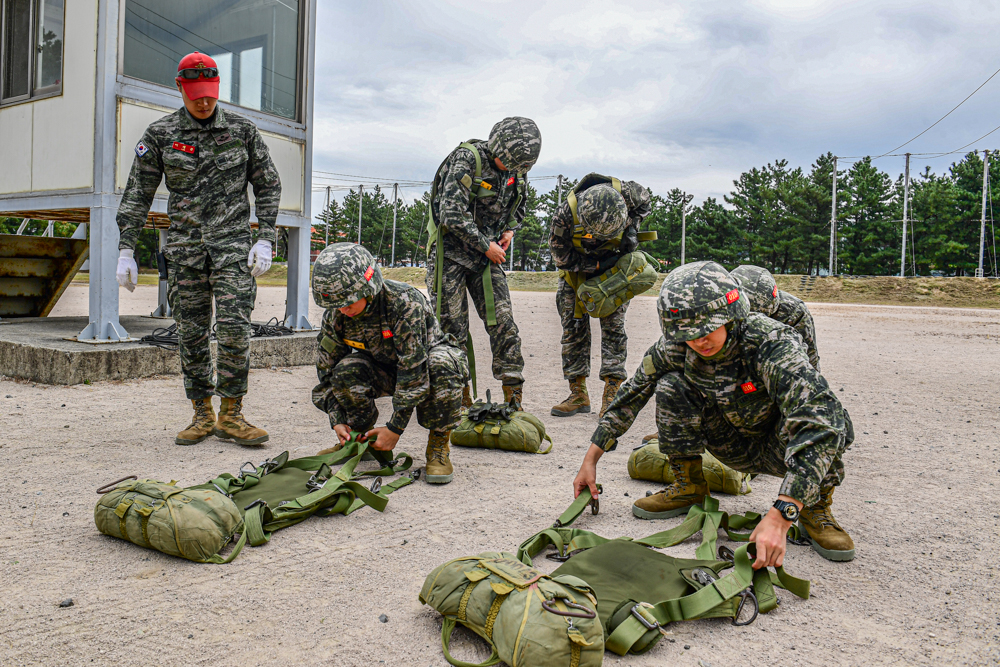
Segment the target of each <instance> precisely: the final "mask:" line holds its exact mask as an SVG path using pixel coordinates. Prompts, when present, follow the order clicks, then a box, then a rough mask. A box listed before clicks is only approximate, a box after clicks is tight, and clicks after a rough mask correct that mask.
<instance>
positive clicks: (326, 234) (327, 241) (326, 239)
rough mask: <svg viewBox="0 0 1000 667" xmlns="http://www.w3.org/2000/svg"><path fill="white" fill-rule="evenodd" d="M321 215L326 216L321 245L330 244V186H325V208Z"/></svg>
mask: <svg viewBox="0 0 1000 667" xmlns="http://www.w3.org/2000/svg"><path fill="white" fill-rule="evenodd" d="M323 215H324V216H326V220H325V221H324V222H325V223H326V225H325V227H326V229H325V230H324V232H323V247H324V248H325V247H327V246H328V245H330V186H329V185H328V186H326V208H324V209H323Z"/></svg>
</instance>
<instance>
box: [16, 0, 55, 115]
mask: <svg viewBox="0 0 1000 667" xmlns="http://www.w3.org/2000/svg"><path fill="white" fill-rule="evenodd" d="M63 1H64V0H0V54H3V58H2V66H0V101H3V102H23V101H25V100H29V99H31V98H33V97H35V96H40V95H49V94H52V93H58V92H60V90H61V89H62V59H63V53H62V51H63Z"/></svg>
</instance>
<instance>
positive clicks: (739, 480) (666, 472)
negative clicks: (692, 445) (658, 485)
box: [628, 440, 753, 496]
mask: <svg viewBox="0 0 1000 667" xmlns="http://www.w3.org/2000/svg"><path fill="white" fill-rule="evenodd" d="M701 459H702V470H703V471H704V473H705V480H706V481H707V482H708V488H709V490H710V491H715V492H716V493H728V494H729V495H732V496H745V495H747V494H748V493H750V492H751V491H752V490H753V489H751V488H750V477H751V475H750V474H749V473H743V472H738V471H736V470H733V469H732V468H730V467H729V466H727V465H726V464H724V463H722V462H721V461H719V459H717V458H715V457H714V456H712V455H711V454H709V453H708V452H705V453H704V454H702V455H701ZM628 476H629V477H631V478H632V479H643V480H646V481H649V482H662V483H664V484H670V483H671V482H673V481H674V474H673V473H672V472H670V458H669V457H668V456H667V455H666V454H663V453H661V452H660V445H659V444H658V443H657V442H656V440H650V441H649V442H648V443H647V444H645V445H643V446H642V447H636V448H635V449H634V450H632V454H630V455H629V457H628Z"/></svg>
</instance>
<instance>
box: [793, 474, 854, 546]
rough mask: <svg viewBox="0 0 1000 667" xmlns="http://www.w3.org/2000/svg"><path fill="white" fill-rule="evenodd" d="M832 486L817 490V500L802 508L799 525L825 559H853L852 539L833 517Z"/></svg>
mask: <svg viewBox="0 0 1000 667" xmlns="http://www.w3.org/2000/svg"><path fill="white" fill-rule="evenodd" d="M833 488H834V487H832V486H831V487H829V488H827V489H822V490H820V492H819V502H818V503H816V504H815V505H813V506H811V507H804V508H802V513H801V514H800V515H799V526H801V527H802V528H803V529H805V531H806V534H807V535H808V536H809V541H810V542H812V547H813V549H814V550H815V551H816V553H818V554H819V555H820V556H822V557H823V558H825V559H827V560H834V561H847V560H854V540H852V539H851V536H850V535H848V534H847V531H846V530H844V529H843V528H841V527H840V524H838V523H837V520H836V519H834V518H833V511H832V508H831V505H833Z"/></svg>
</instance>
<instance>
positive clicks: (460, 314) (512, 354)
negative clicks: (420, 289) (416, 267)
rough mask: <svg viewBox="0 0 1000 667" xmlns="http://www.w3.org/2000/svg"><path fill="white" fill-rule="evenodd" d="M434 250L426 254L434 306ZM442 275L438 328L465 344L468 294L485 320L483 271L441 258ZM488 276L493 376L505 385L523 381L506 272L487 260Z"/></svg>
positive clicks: (522, 367) (432, 306) (519, 343)
mask: <svg viewBox="0 0 1000 667" xmlns="http://www.w3.org/2000/svg"><path fill="white" fill-rule="evenodd" d="M436 252H437V248H435V250H434V252H432V253H431V255H430V256H429V257H428V258H427V279H426V281H427V294H428V296H430V302H431V308H432V309H434V310H435V312H436V310H437V298H438V295H437V294H436V292H435V288H436V285H435V283H434V271H435V269H434V267H435V259H436V258H435V256H434V254H435V253H436ZM443 273H444V276H443V277H442V280H441V291H442V298H441V317H440V318H438V319H439V320H440V322H441V328H442V329H443V330H444V332H445V333H448V334H451V335H452V336H454V337H455V340H456V341H458V344H459V345H460V346H461V347H463V348H464V347H465V344H466V339H467V338H468V336H469V301H468V298H467V294H469V295H471V296H472V303H473V304H474V305H475V307H476V313H477V314H478V315H479V319H481V320H482V321H483V322H484V323H485V322H486V297H485V295H484V293H483V273H482V271H473V270H472V269H467V268H465V267H464V266H462V265H461V264H458V263H457V262H453V261H451V260H449V259H448V258H447V257H445V258H444V269H443ZM490 276H491V277H492V278H493V303H494V305H495V307H496V315H497V317H496V319H497V323H496V324H495V325H494V326H489V325H487V326H486V333H487V334H489V336H490V349H491V350H492V351H493V377H494V378H496V379H497V380H500V381H501V383H503V384H506V385H518V384H523V383H524V373H523V372H522V371H523V370H524V357H523V356H521V336H520V334H519V333H518V330H517V324H515V323H514V309H513V307H512V306H511V303H510V290H509V289H508V288H507V275H506V274H505V273H504V272H503V268H501V267H500V266H499V265H497V264H493V263H491V264H490Z"/></svg>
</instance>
